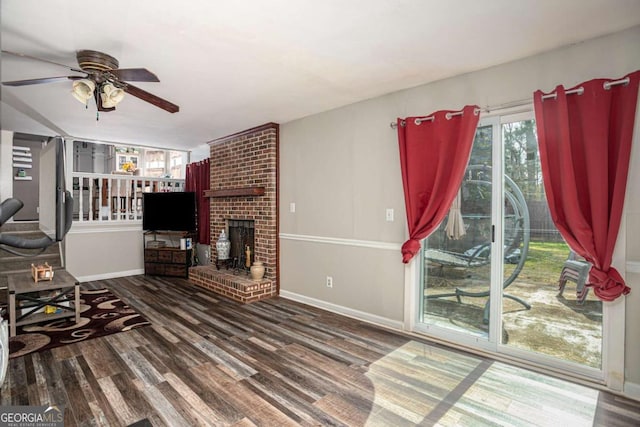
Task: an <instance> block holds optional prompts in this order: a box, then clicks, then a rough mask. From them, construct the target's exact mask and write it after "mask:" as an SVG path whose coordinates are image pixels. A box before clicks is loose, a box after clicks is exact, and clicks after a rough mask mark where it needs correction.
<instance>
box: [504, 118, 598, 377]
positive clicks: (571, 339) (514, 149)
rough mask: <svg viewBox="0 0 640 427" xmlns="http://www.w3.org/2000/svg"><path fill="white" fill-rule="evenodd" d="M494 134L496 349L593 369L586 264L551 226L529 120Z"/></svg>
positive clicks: (593, 306)
mask: <svg viewBox="0 0 640 427" xmlns="http://www.w3.org/2000/svg"><path fill="white" fill-rule="evenodd" d="M501 129H502V140H503V144H504V152H503V158H504V184H503V192H504V196H505V197H504V199H505V205H504V207H503V218H502V223H503V229H502V231H503V233H502V234H503V238H504V245H503V248H504V254H503V258H504V264H503V275H504V278H505V280H504V290H503V292H504V294H503V298H502V344H503V345H506V346H507V348H512V349H519V350H525V351H530V352H535V353H539V354H541V355H545V356H551V357H553V358H556V359H560V360H565V361H569V362H575V363H578V364H580V365H583V366H585V365H586V366H589V367H593V368H596V369H600V368H601V365H602V303H601V302H600V301H599V300H598V299H596V298H595V297H594V296H593V295H592V293H590V292H589V291H588V290H587V288H585V287H584V283H585V280H586V276H587V272H588V269H589V265H588V264H587V263H586V262H584V260H580V259H576V257H575V255H573V254H571V252H570V250H569V247H568V246H567V245H566V243H565V242H564V241H563V239H562V237H561V236H560V233H559V232H558V230H557V229H556V228H555V226H554V224H553V221H552V220H551V215H550V213H549V208H548V205H547V202H546V198H545V194H544V186H543V182H542V173H541V170H540V156H539V152H538V149H537V147H538V144H537V141H536V135H535V122H534V121H533V120H519V121H512V122H507V123H503V124H502V125H501ZM559 283H563V284H564V289H559Z"/></svg>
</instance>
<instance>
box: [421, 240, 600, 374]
mask: <svg viewBox="0 0 640 427" xmlns="http://www.w3.org/2000/svg"><path fill="white" fill-rule="evenodd" d="M569 252H570V250H569V247H568V246H567V245H566V244H565V243H564V242H541V241H533V242H530V243H529V250H528V253H527V259H526V262H525V263H524V266H523V268H522V271H520V273H519V274H518V276H517V277H516V279H515V280H514V281H513V282H512V283H510V285H509V286H508V287H507V288H506V289H505V293H508V294H511V295H514V296H517V297H519V298H521V299H522V300H524V301H526V302H528V303H529V304H530V305H531V309H529V310H527V309H525V308H524V307H523V306H522V304H520V303H518V302H515V301H512V300H509V299H506V298H505V299H503V304H504V306H503V317H502V321H503V323H502V327H503V331H502V340H501V342H502V344H508V345H509V346H513V347H518V348H521V349H523V350H529V351H533V352H538V353H542V354H546V355H549V356H552V357H557V358H559V359H562V360H566V361H572V362H576V363H579V364H582V365H587V366H592V367H594V368H598V367H599V366H600V363H601V344H602V303H601V302H600V301H599V300H597V299H596V298H595V297H594V296H593V295H592V294H593V293H592V292H590V293H589V295H588V297H587V299H586V301H584V303H582V304H580V303H579V301H578V300H577V297H576V295H575V283H572V282H570V283H568V285H567V288H566V289H565V292H564V294H563V295H562V296H561V295H559V294H558V280H559V278H560V273H561V271H562V267H563V265H564V262H565V261H566V260H567V258H568V256H569ZM515 267H516V266H515V265H514V264H507V263H505V264H504V269H505V271H504V277H509V275H510V274H511V272H512V271H513V269H514V268H515ZM489 277H490V265H489V263H487V264H486V265H483V266H480V267H476V268H458V267H445V268H443V267H440V266H438V265H431V266H430V268H428V270H427V274H425V285H426V289H425V291H426V292H425V296H426V295H442V297H436V298H433V297H432V299H428V300H427V299H425V301H424V302H425V307H424V314H425V316H428V317H429V319H430V320H429V322H431V323H433V324H438V325H441V326H445V327H454V328H455V329H462V330H465V331H470V332H472V333H476V334H480V335H486V334H487V333H488V325H487V324H486V323H485V322H484V321H483V320H484V319H483V309H484V308H485V304H486V302H487V300H488V298H487V297H469V296H463V297H462V298H461V300H460V301H458V300H457V299H456V298H455V297H453V296H445V295H451V293H452V292H453V291H454V290H455V289H456V288H459V289H464V290H465V291H472V292H482V291H487V290H488V288H489V280H490V279H489Z"/></svg>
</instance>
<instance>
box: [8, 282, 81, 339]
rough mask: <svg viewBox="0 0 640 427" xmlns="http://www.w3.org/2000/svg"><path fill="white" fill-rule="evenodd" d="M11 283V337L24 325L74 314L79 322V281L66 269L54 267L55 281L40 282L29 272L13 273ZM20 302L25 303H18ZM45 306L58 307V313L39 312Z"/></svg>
mask: <svg viewBox="0 0 640 427" xmlns="http://www.w3.org/2000/svg"><path fill="white" fill-rule="evenodd" d="M8 282H9V286H8V290H9V336H12V337H13V336H15V335H16V327H18V326H21V325H30V324H32V323H40V322H49V321H51V320H55V319H61V318H65V317H73V316H75V318H76V319H75V320H76V323H78V322H79V321H80V284H79V283H78V282H77V280H76V279H75V277H73V276H72V275H71V274H69V273H67V271H66V270H54V276H53V279H52V280H44V281H38V283H36V282H34V281H33V279H32V277H31V275H30V274H28V273H24V274H14V275H11V276H9V277H8ZM36 293H37V294H36ZM47 294H49V295H47ZM20 301H22V302H23V304H22V305H19V304H18V303H19V302H20ZM65 304H66V305H65ZM45 306H51V307H56V308H57V309H59V312H57V313H52V314H47V313H43V312H39V311H40V309H41V308H44V307H45ZM18 310H20V312H18Z"/></svg>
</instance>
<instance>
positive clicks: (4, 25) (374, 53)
mask: <svg viewBox="0 0 640 427" xmlns="http://www.w3.org/2000/svg"><path fill="white" fill-rule="evenodd" d="M0 7H1V10H0V13H1V35H0V36H1V39H0V40H1V45H2V49H5V50H9V51H14V52H20V53H24V54H28V55H32V56H36V57H39V58H43V59H47V60H51V61H55V62H58V63H63V64H68V65H69V66H74V67H75V66H77V64H76V62H75V51H76V50H80V49H91V50H98V51H102V52H105V53H108V54H110V55H112V56H115V57H116V58H117V59H118V60H119V61H120V67H122V68H134V67H145V68H147V69H149V70H151V71H152V72H154V73H155V74H156V75H157V76H158V77H159V78H160V83H136V86H138V87H140V88H142V89H144V90H146V91H149V92H151V93H153V94H155V95H158V96H160V97H162V98H165V99H167V100H169V101H171V102H173V103H175V104H178V105H179V106H180V112H178V113H175V114H170V113H168V112H166V111H164V110H161V109H159V108H157V107H155V106H153V105H151V104H148V103H146V102H143V101H141V100H139V99H137V98H134V97H132V96H127V98H125V100H124V101H123V102H122V103H121V104H119V105H118V107H117V110H116V111H114V112H109V113H100V120H99V121H98V122H96V109H95V105H94V106H91V104H90V106H89V108H88V109H85V107H84V106H83V105H82V104H80V103H79V102H77V101H76V100H75V99H74V98H73V97H72V96H71V94H70V91H71V82H70V81H64V82H61V83H49V84H40V85H32V86H23V87H6V86H3V87H2V111H1V114H2V115H1V119H2V122H1V126H2V129H6V130H13V131H18V132H24V133H34V134H60V133H61V134H66V135H71V136H75V137H81V138H88V139H96V140H103V141H111V142H121V143H134V144H142V145H152V146H158V147H167V148H182V149H192V148H195V147H197V146H201V145H202V144H203V143H206V142H207V141H210V140H212V139H214V138H217V137H220V136H225V135H229V134H232V133H235V132H238V131H241V130H244V129H247V128H251V127H254V126H258V125H261V124H263V123H266V122H277V123H285V122H288V121H290V120H293V119H296V118H300V117H304V116H307V115H310V114H314V113H318V112H321V111H325V110H329V109H332V108H336V107H339V106H342V105H346V104H351V103H353V102H357V101H361V100H364V99H368V98H372V97H375V96H378V95H382V94H385V93H389V92H393V91H397V90H400V89H405V88H409V87H413V86H417V85H420V84H424V83H428V82H431V81H434V80H439V79H442V78H446V77H450V76H454V75H458V74H462V73H466V72H470V71H474V70H478V69H483V68H486V67H489V66H492V65H496V64H500V63H504V62H508V61H511V60H514V59H517V58H522V57H526V56H530V55H532V54H536V53H539V52H543V51H547V50H550V49H554V48H557V47H560V46H564V45H567V44H571V43H576V42H579V41H582V40H586V39H589V38H593V37H597V36H600V35H604V34H609V33H613V32H616V31H619V30H622V29H625V28H629V27H632V26H635V25H639V24H640V1H639V0H485V1H479V0H455V1H443V0H422V1H420V0H323V1H317V0H313V1H311V0H269V1H265V0H244V1H229V0H224V1H222V0H189V1H182V2H177V1H175V0H174V1H169V0H110V1H104V0H102V1H98V0H78V1H76V0H47V1H42V0H2V3H1V6H0ZM1 60H2V81H12V80H23V79H30V78H41V77H50V76H64V75H69V74H74V73H70V72H69V71H68V70H65V68H63V67H58V66H55V65H50V64H47V63H44V62H39V61H34V60H29V59H25V58H18V57H14V56H10V55H2V57H1Z"/></svg>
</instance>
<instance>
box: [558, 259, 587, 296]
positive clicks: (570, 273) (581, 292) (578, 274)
mask: <svg viewBox="0 0 640 427" xmlns="http://www.w3.org/2000/svg"><path fill="white" fill-rule="evenodd" d="M576 258H577V257H576V253H575V252H573V251H571V252H569V257H568V258H567V260H566V261H565V262H564V265H563V266H562V272H561V273H560V279H559V280H558V291H559V292H558V296H562V293H563V292H564V288H565V286H566V284H567V280H571V281H572V282H575V284H576V299H577V300H578V304H584V300H585V299H586V298H587V295H588V294H589V288H588V287H587V286H585V284H586V282H587V278H588V277H589V270H591V264H590V263H588V262H587V261H585V260H584V259H583V260H578V259H576Z"/></svg>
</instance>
